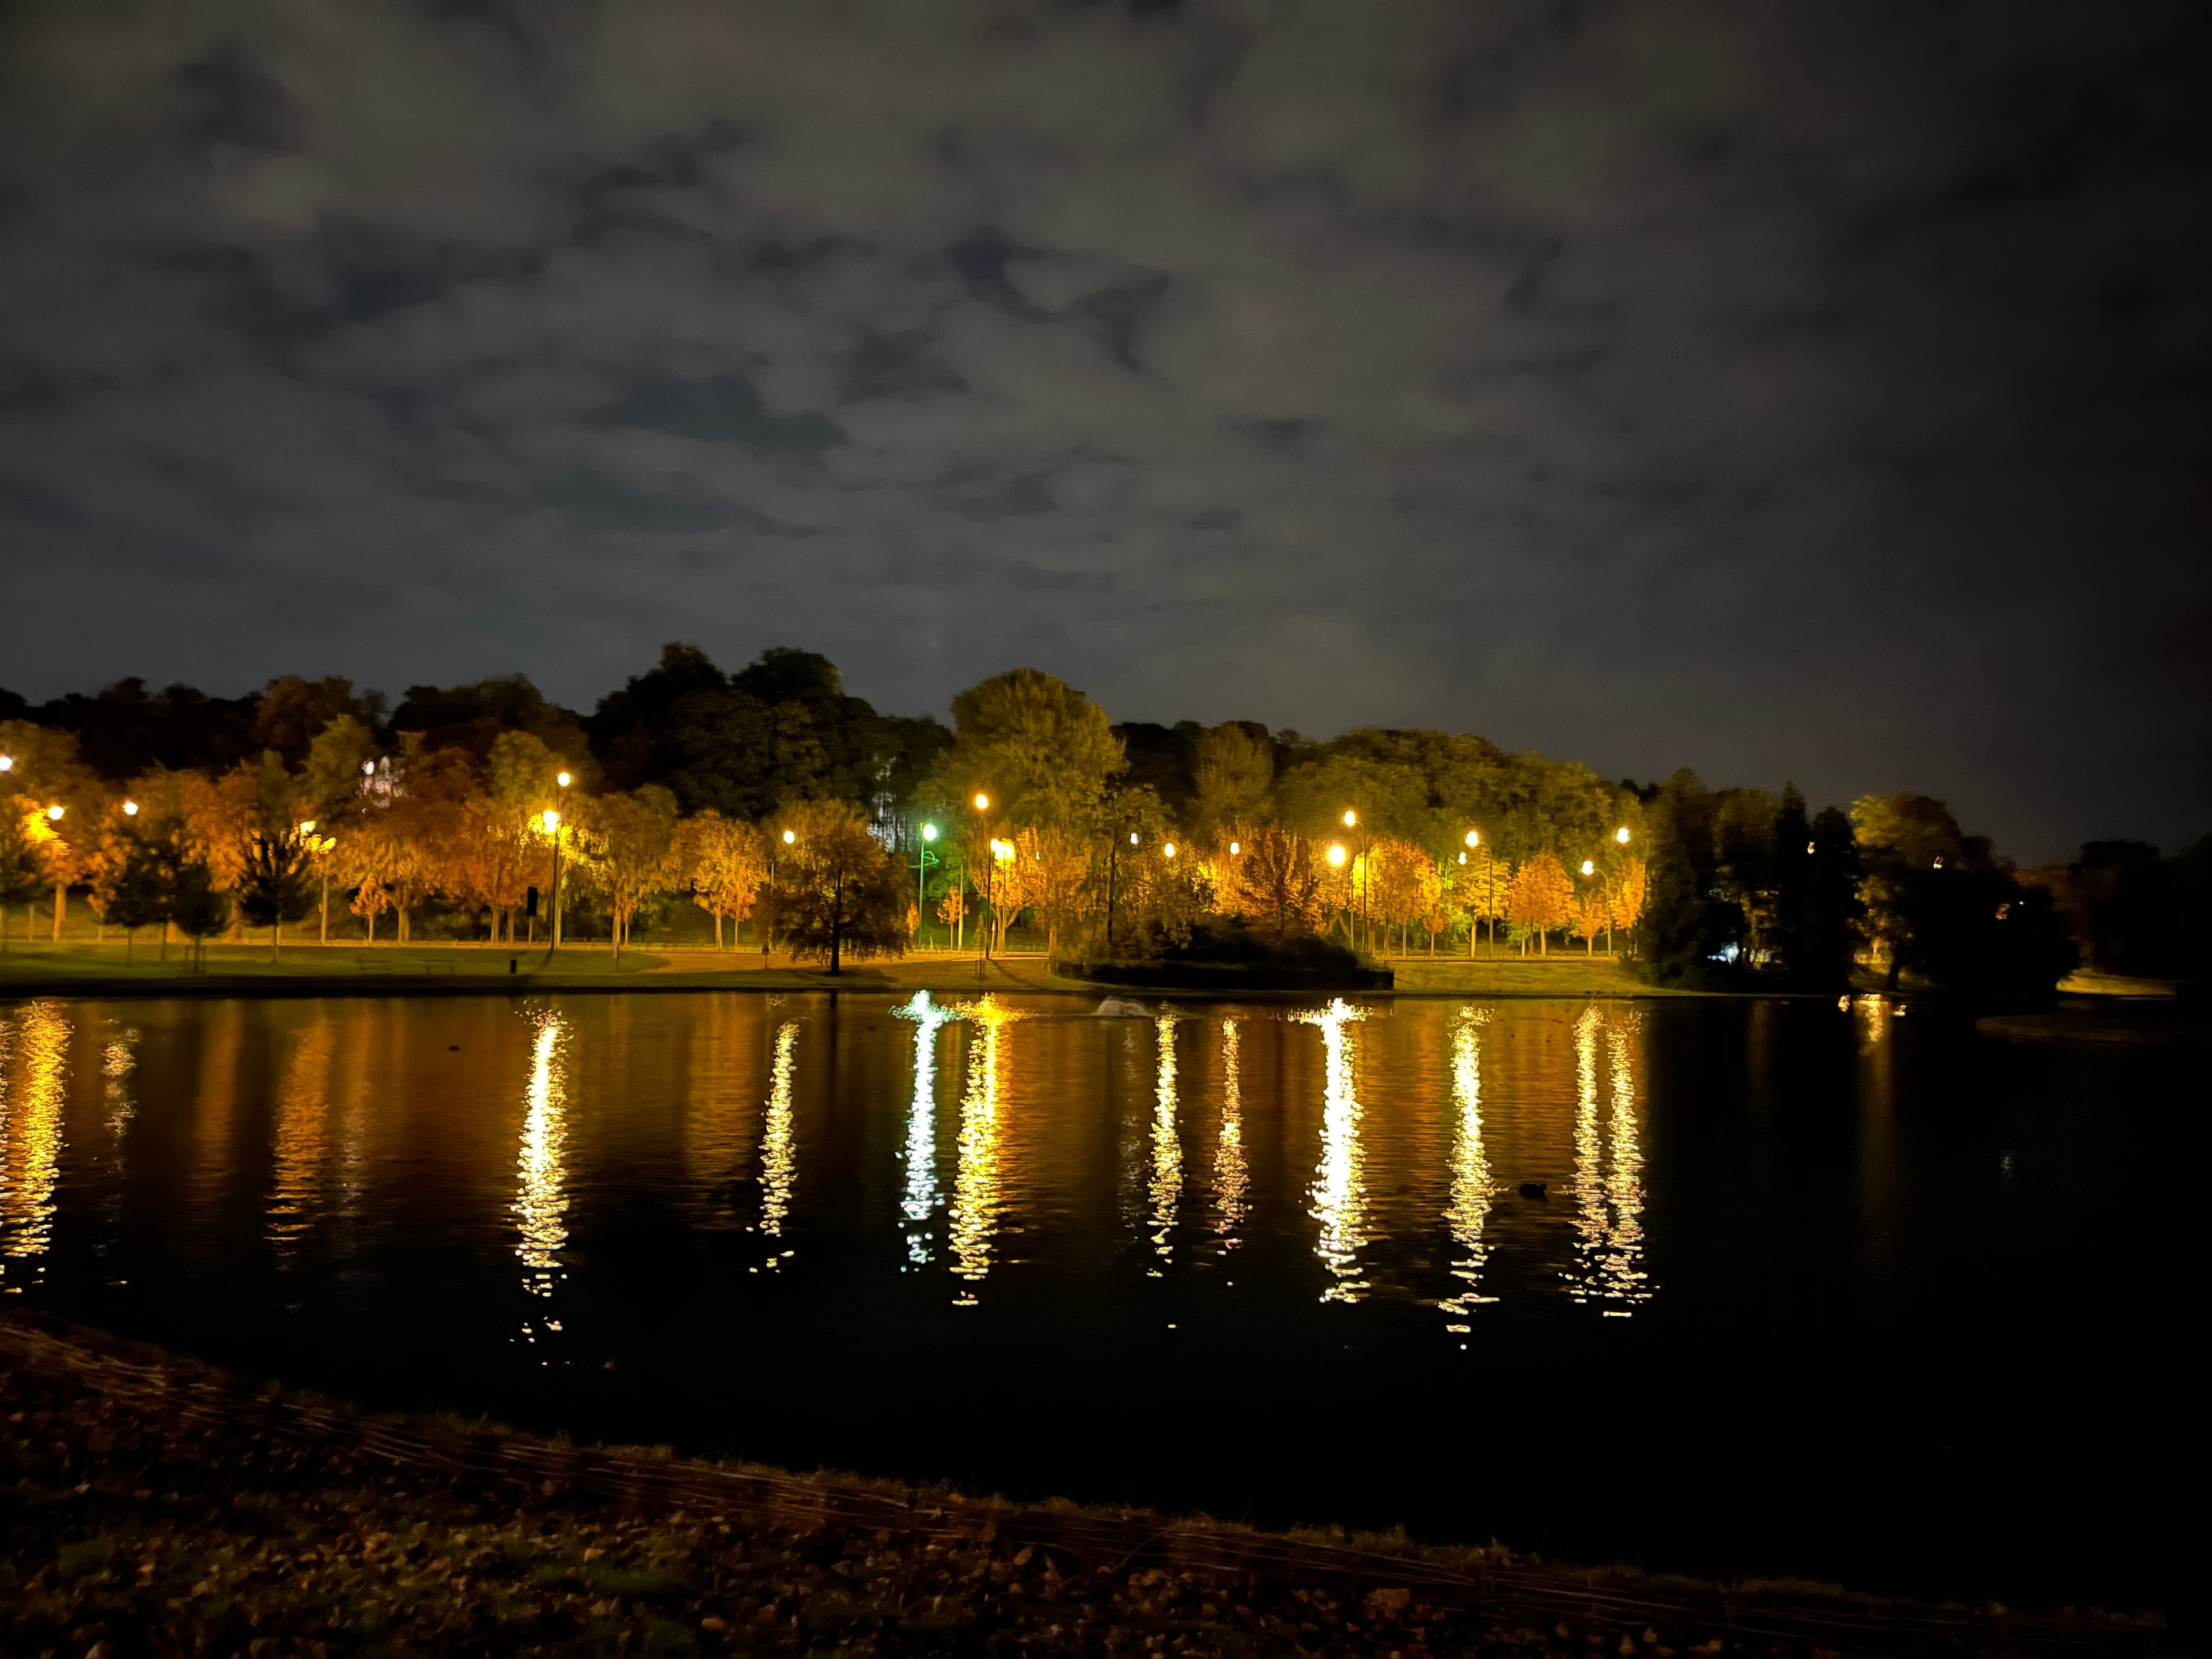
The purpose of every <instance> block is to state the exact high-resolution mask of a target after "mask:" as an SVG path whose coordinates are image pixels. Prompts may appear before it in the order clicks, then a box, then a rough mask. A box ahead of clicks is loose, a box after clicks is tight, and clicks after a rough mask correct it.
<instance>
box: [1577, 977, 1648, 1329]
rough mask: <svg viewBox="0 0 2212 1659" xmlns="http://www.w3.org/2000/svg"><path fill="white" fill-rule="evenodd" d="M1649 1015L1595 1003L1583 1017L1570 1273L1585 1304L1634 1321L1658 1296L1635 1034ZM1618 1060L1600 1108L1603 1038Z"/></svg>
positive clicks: (1613, 1061)
mask: <svg viewBox="0 0 2212 1659" xmlns="http://www.w3.org/2000/svg"><path fill="white" fill-rule="evenodd" d="M1641 1025H1642V1016H1640V1015H1638V1014H1635V1013H1625V1014H1619V1015H1616V1016H1614V1017H1613V1019H1612V1020H1610V1021H1609V1020H1608V1019H1607V1017H1606V1016H1605V1015H1603V1014H1601V1013H1600V1012H1598V1011H1597V1009H1595V1007H1592V1008H1586V1009H1584V1010H1583V1015H1582V1018H1580V1019H1578V1020H1577V1021H1576V1022H1575V1066H1576V1081H1577V1094H1576V1106H1575V1177H1574V1183H1573V1188H1572V1191H1573V1194H1574V1199H1575V1265H1574V1267H1571V1268H1570V1269H1567V1270H1566V1271H1565V1274H1564V1276H1565V1279H1566V1280H1567V1287H1568V1293H1569V1294H1570V1295H1571V1296H1572V1297H1573V1298H1574V1299H1575V1300H1576V1301H1577V1302H1583V1303H1587V1302H1597V1303H1605V1304H1613V1305H1610V1306H1607V1307H1604V1308H1602V1309H1601V1312H1603V1313H1604V1314H1605V1316H1607V1318H1609V1319H1626V1318H1628V1317H1629V1316H1631V1315H1632V1313H1633V1312H1634V1310H1635V1304H1638V1303H1642V1302H1647V1301H1649V1300H1650V1297H1651V1292H1650V1288H1649V1286H1648V1285H1647V1284H1646V1276H1645V1274H1644V1153H1643V1147H1642V1143H1641V1136H1640V1131H1639V1130H1638V1125H1637V1116H1636V1114H1637V1088H1636V1077H1635V1066H1634V1061H1633V1058H1632V1055H1633V1045H1632V1038H1633V1037H1634V1036H1635V1035H1636V1034H1637V1032H1638V1030H1640V1028H1641ZM1601 1037H1603V1038H1604V1039H1605V1040H1606V1047H1607V1054H1608V1055H1609V1058H1610V1067H1609V1070H1610V1077H1609V1079H1607V1080H1608V1081H1609V1083H1610V1091H1609V1092H1610V1095H1611V1099H1610V1102H1609V1107H1610V1109H1609V1111H1608V1112H1607V1114H1606V1115H1605V1116H1604V1118H1603V1119H1602V1120H1601V1118H1600V1116H1599V1112H1598V1084H1599V1081H1600V1071H1599V1066H1598V1058H1599V1055H1598V1047H1599V1039H1600V1038H1601Z"/></svg>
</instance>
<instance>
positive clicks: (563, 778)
mask: <svg viewBox="0 0 2212 1659" xmlns="http://www.w3.org/2000/svg"><path fill="white" fill-rule="evenodd" d="M553 781H554V782H556V783H557V784H559V785H560V786H561V787H562V788H563V789H566V788H567V787H568V774H567V773H566V772H556V773H555V774H554V775H553Z"/></svg>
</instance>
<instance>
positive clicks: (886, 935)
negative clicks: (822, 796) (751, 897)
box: [775, 801, 908, 974]
mask: <svg viewBox="0 0 2212 1659" xmlns="http://www.w3.org/2000/svg"><path fill="white" fill-rule="evenodd" d="M786 829H787V830H789V831H790V832H791V835H792V839H791V841H790V842H789V843H788V844H787V845H786V846H785V848H784V850H783V851H782V852H781V853H780V854H778V855H777V859H776V872H775V885H776V889H777V894H778V897H779V901H780V903H779V910H780V913H781V922H782V927H783V932H784V936H785V938H786V939H787V941H788V942H789V945H790V950H791V953H792V955H793V956H794V957H802V958H813V959H817V960H826V961H827V962H828V963H829V971H830V972H831V973H833V974H835V973H837V972H839V971H841V969H842V966H843V963H844V958H845V957H847V956H854V957H872V956H893V957H896V956H902V955H904V954H905V952H906V912H907V902H908V901H907V896H906V872H905V871H904V870H903V869H902V867H901V866H900V865H899V863H898V860H897V857H896V854H892V853H891V852H890V851H889V850H888V849H886V848H884V845H883V843H882V842H878V840H877V839H876V838H875V837H874V836H872V835H870V834H869V833H868V826H867V821H866V818H864V817H862V816H861V815H860V810H859V809H858V808H857V807H855V806H854V805H851V804H850V803H848V802H845V801H803V802H800V803H799V804H797V805H793V806H792V807H790V808H788V809H787V810H786V811H785V812H784V814H783V815H782V817H781V818H780V819H779V821H778V824H777V828H776V830H775V833H776V835H777V836H778V839H779V840H781V834H782V831H784V830H786Z"/></svg>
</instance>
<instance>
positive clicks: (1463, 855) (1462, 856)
mask: <svg viewBox="0 0 2212 1659" xmlns="http://www.w3.org/2000/svg"><path fill="white" fill-rule="evenodd" d="M1459 861H1460V862H1461V863H1462V864H1465V863H1466V862H1467V854H1464V853H1462V854H1460V855H1459Z"/></svg>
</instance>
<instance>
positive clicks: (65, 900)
mask: <svg viewBox="0 0 2212 1659" xmlns="http://www.w3.org/2000/svg"><path fill="white" fill-rule="evenodd" d="M68 816H69V808H68V807H66V806H63V805H59V804H56V805H52V806H49V807H48V808H46V822H47V823H60V822H61V821H62V820H63V819H64V818H65V817H68ZM54 839H55V840H57V841H59V840H60V839H61V834H60V832H59V831H58V830H57V831H56V832H55V835H54ZM59 867H60V868H61V869H63V870H66V869H67V868H68V867H69V866H68V864H67V862H66V860H64V862H63V863H62V864H61V866H59ZM68 908H69V878H68V877H67V876H66V875H58V876H56V877H55V878H54V943H55V944H57V945H59V944H60V943H61V942H62V917H63V915H64V914H65V913H66V912H67V910H68ZM29 931H30V930H29V929H28V928H25V929H24V932H26V933H28V932H29Z"/></svg>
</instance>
